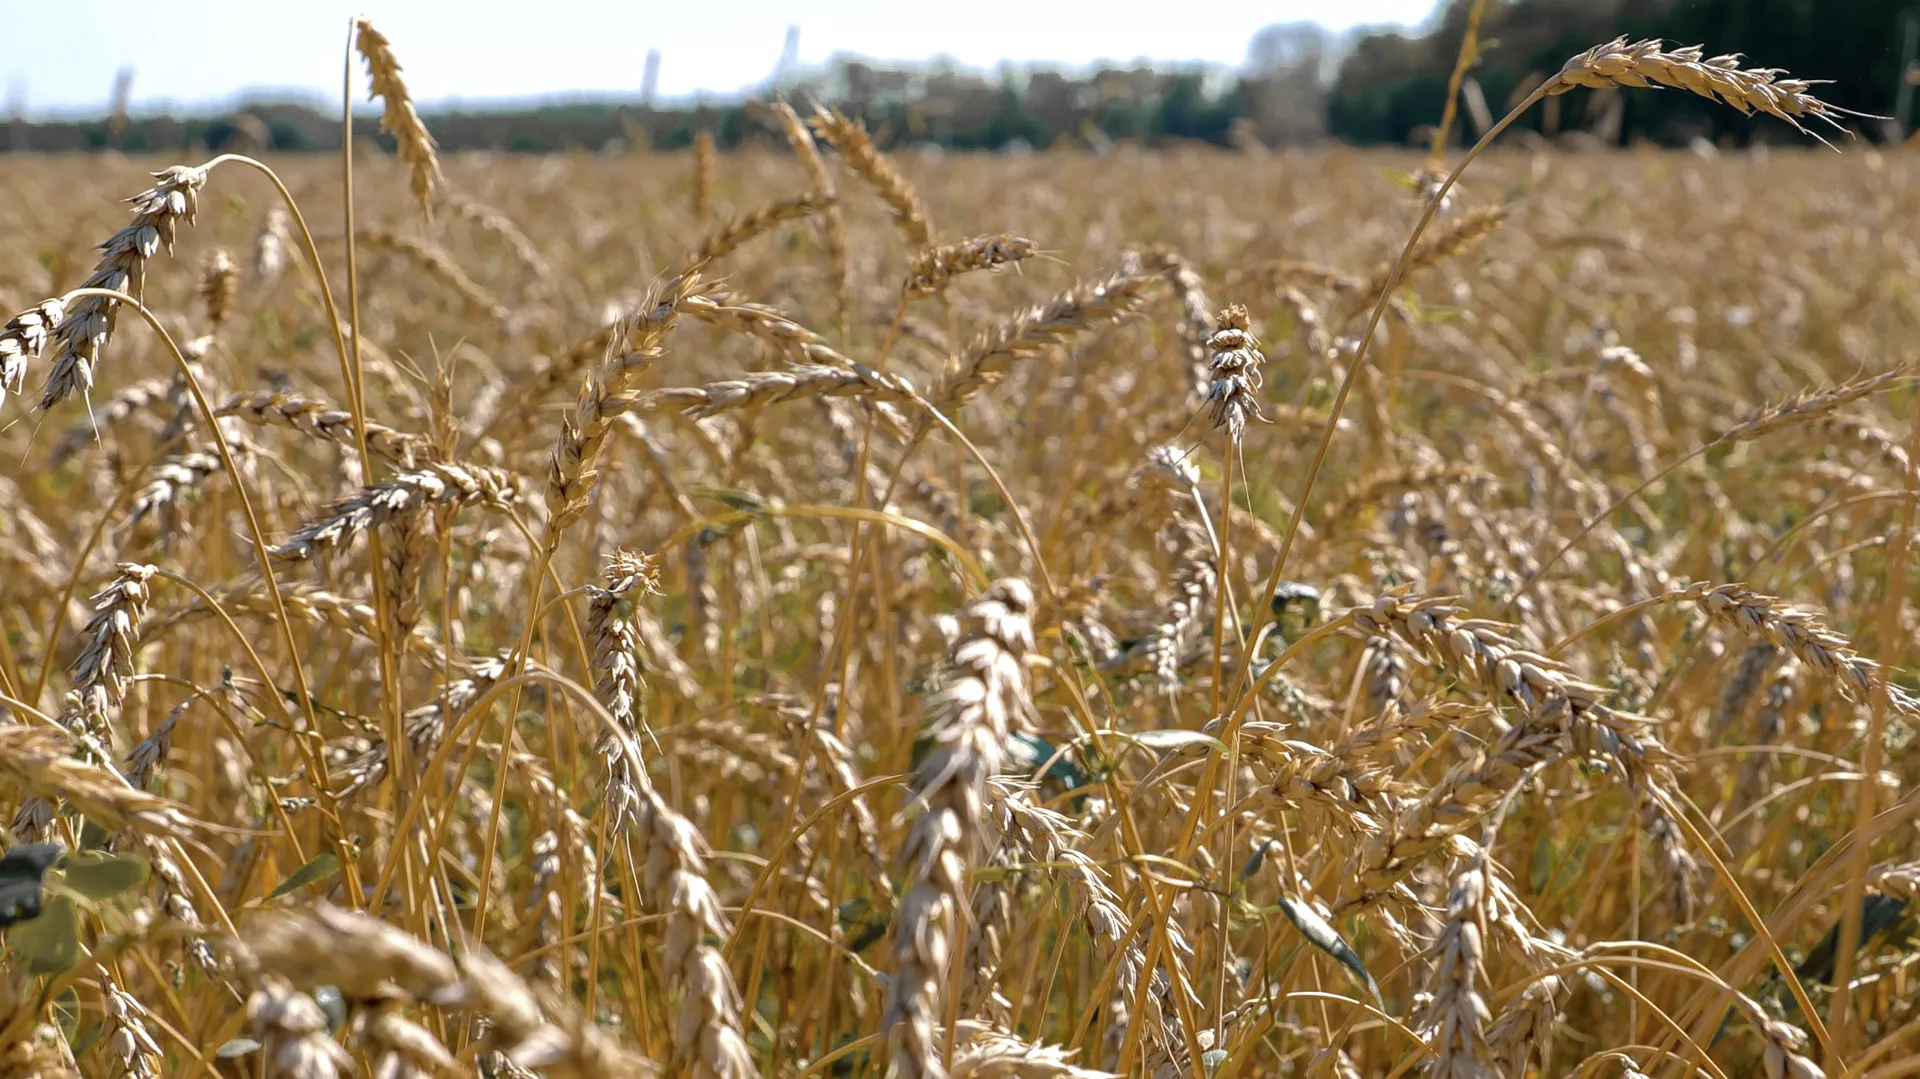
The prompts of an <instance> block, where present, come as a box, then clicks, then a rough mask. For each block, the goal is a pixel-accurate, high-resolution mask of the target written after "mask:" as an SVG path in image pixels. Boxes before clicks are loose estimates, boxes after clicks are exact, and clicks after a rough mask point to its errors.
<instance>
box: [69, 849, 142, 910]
mask: <svg viewBox="0 0 1920 1079" xmlns="http://www.w3.org/2000/svg"><path fill="white" fill-rule="evenodd" d="M149 872H151V867H150V866H148V865H147V860H146V859H145V858H142V857H140V856H139V855H138V854H109V853H106V852H104V851H88V852H87V853H84V854H72V855H68V856H67V860H66V863H65V864H64V865H62V866H61V877H60V883H62V884H64V885H66V886H67V887H68V888H69V889H71V890H73V891H75V892H77V893H79V894H80V895H83V896H85V897H86V898H88V899H92V900H95V901H99V900H102V899H112V898H113V897H114V896H116V895H119V894H120V893H122V892H130V891H132V890H133V889H135V888H138V887H140V886H141V885H142V884H145V883H146V882H147V875H148V873H149Z"/></svg>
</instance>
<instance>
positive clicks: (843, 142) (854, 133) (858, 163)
mask: <svg viewBox="0 0 1920 1079" xmlns="http://www.w3.org/2000/svg"><path fill="white" fill-rule="evenodd" d="M811 121H812V124H813V129H814V130H815V131H817V132H819V133H820V137H821V138H823V139H826V140H827V142H828V143H830V144H831V145H832V146H833V148H834V149H836V150H838V151H840V155H841V156H842V157H844V158H846V159H847V164H848V165H849V166H850V167H851V168H852V169H853V171H854V172H856V173H858V174H859V175H860V178H861V179H862V180H865V181H866V182H867V186H868V187H871V188H873V193H874V194H875V195H878V196H879V197H880V201H881V202H884V203H886V204H887V209H889V210H891V211H893V221H894V224H895V225H897V226H898V227H899V229H900V233H901V235H903V236H905V237H906V238H907V242H908V243H909V244H911V245H912V246H913V247H914V248H915V249H916V250H917V249H919V248H923V247H932V246H933V243H934V240H933V222H932V221H930V220H929V219H928V218H927V209H926V207H925V206H923V205H921V203H920V196H919V195H918V194H917V193H915V191H914V190H913V185H911V184H909V183H907V180H906V177H904V176H901V175H900V173H899V172H898V171H897V170H895V169H894V167H893V162H891V161H889V160H887V155H885V154H883V153H881V152H880V150H879V148H878V147H876V146H875V145H874V144H873V139H872V138H871V137H870V136H869V135H868V134H867V125H866V124H864V123H862V122H860V121H859V120H855V119H853V118H852V117H849V116H847V115H846V114H845V113H842V112H841V111H840V110H839V109H833V108H826V107H823V106H821V105H819V104H815V105H814V107H813V116H812V118H811Z"/></svg>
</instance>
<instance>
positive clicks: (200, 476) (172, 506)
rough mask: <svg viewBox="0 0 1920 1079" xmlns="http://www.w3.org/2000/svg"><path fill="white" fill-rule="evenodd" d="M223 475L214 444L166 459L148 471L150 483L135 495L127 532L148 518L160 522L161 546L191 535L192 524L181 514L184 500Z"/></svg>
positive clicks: (130, 509) (185, 515)
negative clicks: (184, 497) (220, 473)
mask: <svg viewBox="0 0 1920 1079" xmlns="http://www.w3.org/2000/svg"><path fill="white" fill-rule="evenodd" d="M219 472H220V457H219V455H218V454H217V453H216V452H215V447H214V446H212V445H211V444H208V445H205V446H201V447H198V448H196V449H192V450H188V451H187V452H185V453H176V454H173V455H172V456H170V457H164V458H162V459H160V460H159V461H157V462H155V463H154V466H153V467H152V468H151V469H149V470H148V471H147V482H146V483H145V484H143V485H141V487H140V490H138V491H136V492H134V496H133V502H132V503H131V504H130V505H129V506H128V507H127V521H126V526H125V527H127V528H132V527H133V526H134V525H136V524H139V523H140V522H141V521H144V520H146V519H147V518H149V517H153V518H155V519H156V520H157V521H158V522H159V526H158V527H159V534H160V542H161V544H162V545H163V546H164V545H166V544H168V543H170V542H171V541H172V540H173V539H174V538H176V537H178V536H181V535H185V534H187V533H189V532H191V531H192V521H191V519H190V518H189V517H188V516H187V514H185V513H183V512H181V511H182V506H181V499H182V497H183V496H184V495H187V494H189V493H190V492H193V491H196V490H198V489H199V488H200V486H201V485H202V484H204V483H206V482H207V480H208V479H209V478H211V477H212V476H214V475H217V474H218V473H219Z"/></svg>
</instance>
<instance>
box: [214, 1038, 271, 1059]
mask: <svg viewBox="0 0 1920 1079" xmlns="http://www.w3.org/2000/svg"><path fill="white" fill-rule="evenodd" d="M259 1051H260V1043H259V1042H257V1041H254V1040H253V1039H252V1038H235V1039H233V1040H232V1041H230V1042H228V1043H227V1044H225V1045H223V1046H221V1047H220V1048H218V1049H215V1050H214V1051H213V1055H214V1056H216V1057H219V1058H220V1059H221V1060H238V1059H240V1058H241V1057H243V1056H246V1055H247V1054H248V1053H257V1052H259Z"/></svg>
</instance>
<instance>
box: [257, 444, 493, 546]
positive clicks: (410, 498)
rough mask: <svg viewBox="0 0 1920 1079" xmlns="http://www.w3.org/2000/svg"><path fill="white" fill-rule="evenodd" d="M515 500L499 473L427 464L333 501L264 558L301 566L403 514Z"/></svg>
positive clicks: (435, 463)
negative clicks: (268, 556) (440, 507)
mask: <svg viewBox="0 0 1920 1079" xmlns="http://www.w3.org/2000/svg"><path fill="white" fill-rule="evenodd" d="M519 497H520V488H519V487H518V485H517V482H516V478H515V477H514V476H513V475H512V474H511V473H508V472H505V471H502V470H501V469H497V468H486V467H483V466H480V465H462V464H454V463H450V462H449V463H439V462H430V463H428V464H427V465H426V466H425V467H423V468H421V469H418V470H416V471H413V472H402V473H399V474H397V475H395V476H393V477H392V478H390V479H387V480H384V481H382V482H380V483H377V484H374V485H372V486H370V487H364V488H362V489H361V490H360V491H359V492H357V493H355V494H353V495H350V496H348V497H346V498H343V499H341V500H339V501H338V502H335V503H334V504H333V505H331V506H329V507H327V509H326V511H325V512H324V513H322V514H321V515H320V516H319V517H317V518H315V519H314V520H312V521H309V522H308V523H306V524H304V525H302V526H300V527H299V528H298V529H295V530H294V532H293V534H292V535H291V536H288V537H287V541H286V542H285V543H282V544H280V545H279V546H277V547H272V548H269V549H268V551H267V553H268V554H269V555H271V556H272V557H273V558H275V559H277V560H283V561H288V562H304V561H307V560H309V559H311V558H314V557H316V556H318V555H321V554H325V553H327V552H329V551H332V550H337V549H339V548H341V547H344V546H346V545H347V544H349V543H351V542H353V539H354V537H356V536H358V535H360V534H361V533H363V532H365V531H366V530H367V529H369V528H372V527H374V526H376V525H383V524H386V523H388V522H389V521H391V520H393V519H394V518H395V517H397V516H399V515H401V514H406V513H412V512H414V511H417V510H420V509H423V508H426V507H429V506H443V507H455V506H468V505H480V506H485V507H488V508H490V509H494V510H501V511H504V510H507V509H508V508H510V507H512V506H513V505H514V504H515V502H517V501H518V500H519Z"/></svg>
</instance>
